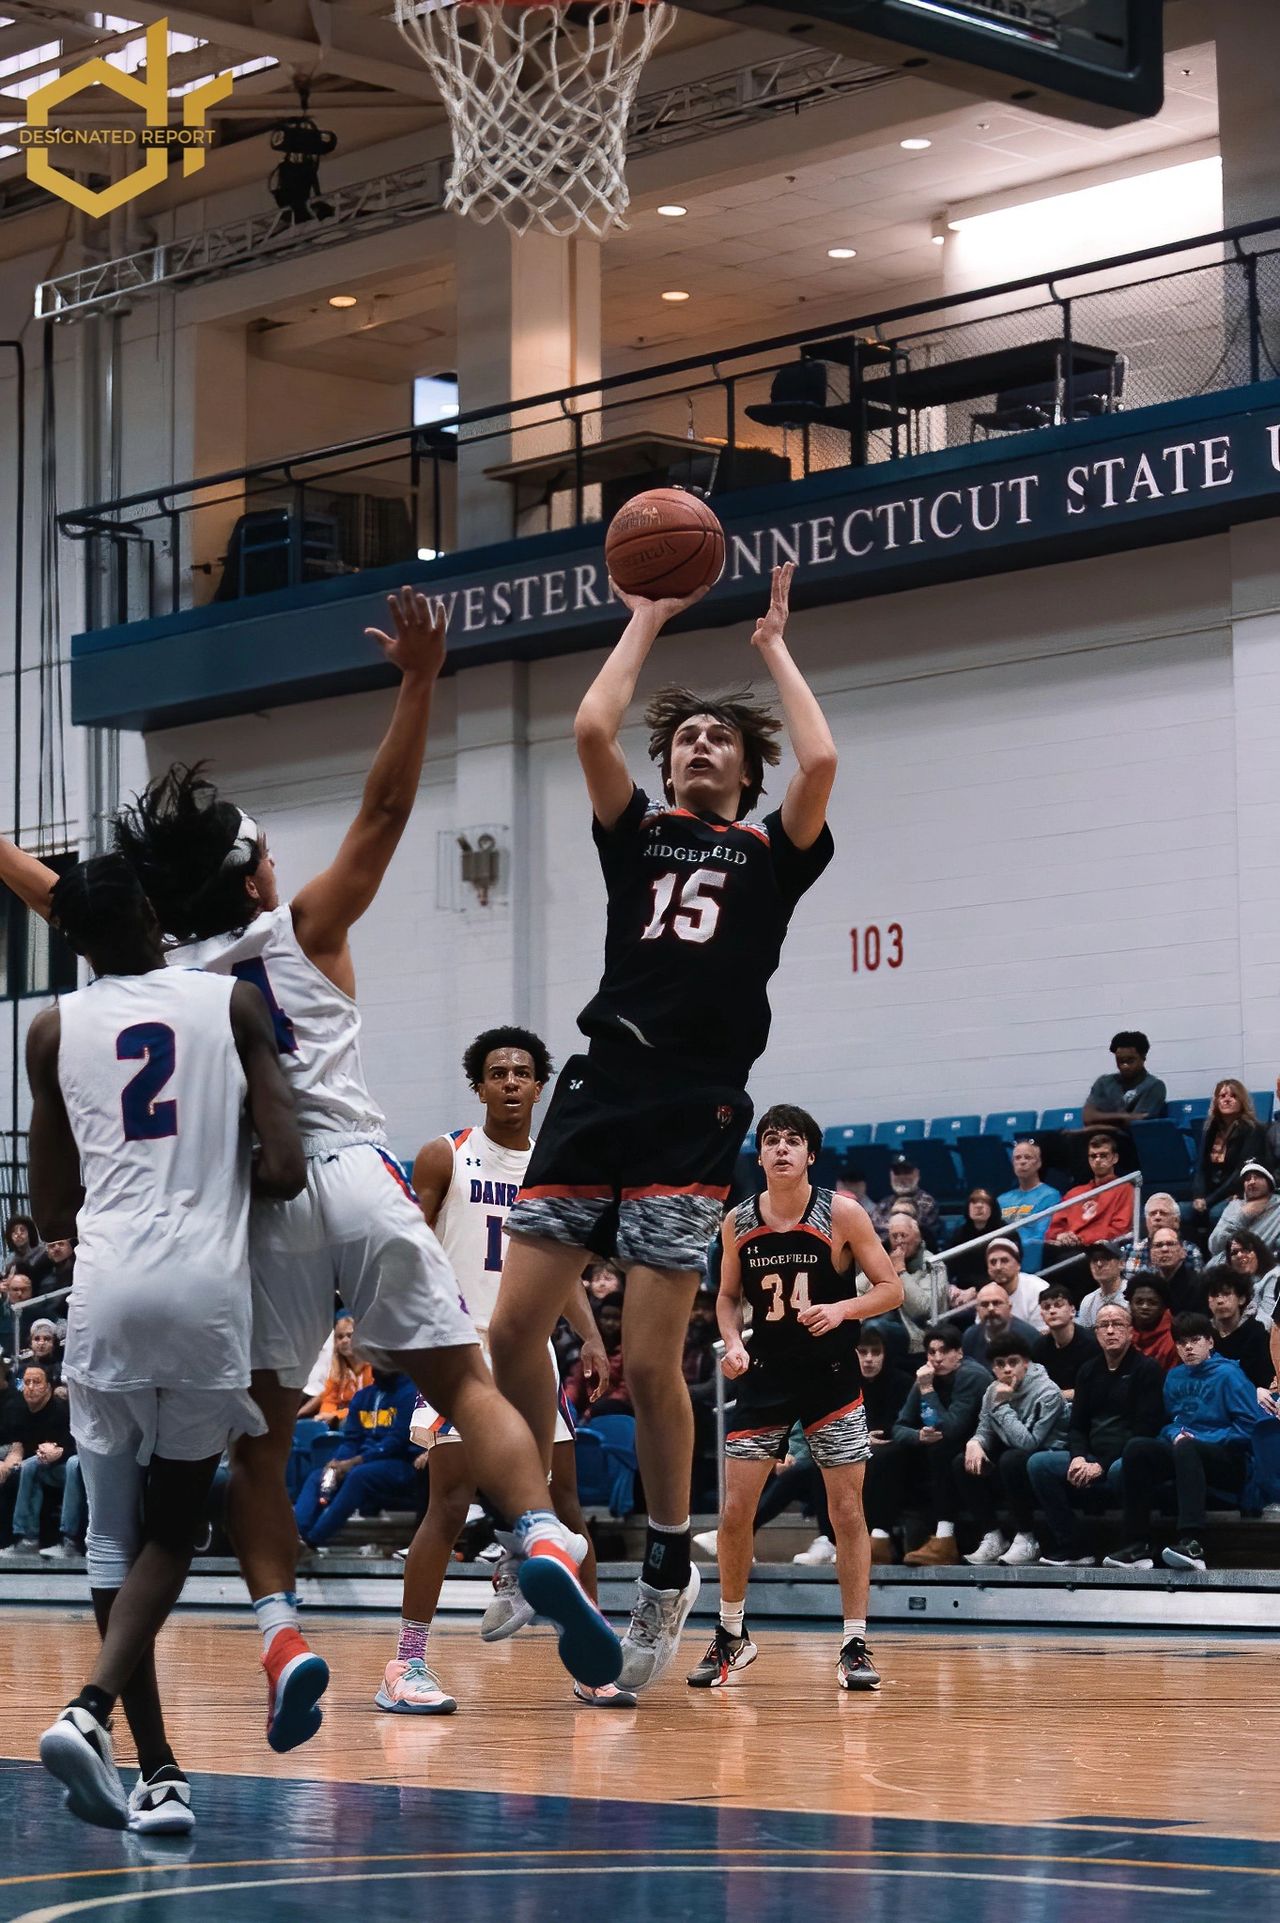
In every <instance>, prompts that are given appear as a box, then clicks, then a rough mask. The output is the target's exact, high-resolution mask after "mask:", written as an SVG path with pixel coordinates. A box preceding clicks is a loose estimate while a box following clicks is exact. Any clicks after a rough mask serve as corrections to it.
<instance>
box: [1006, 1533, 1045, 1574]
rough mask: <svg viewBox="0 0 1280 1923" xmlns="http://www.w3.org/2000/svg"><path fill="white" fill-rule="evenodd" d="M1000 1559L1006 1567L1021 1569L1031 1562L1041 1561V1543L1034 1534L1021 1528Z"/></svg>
mask: <svg viewBox="0 0 1280 1923" xmlns="http://www.w3.org/2000/svg"><path fill="white" fill-rule="evenodd" d="M1000 1560H1001V1562H1002V1563H1003V1564H1004V1566H1005V1568H1006V1569H1021V1568H1023V1567H1024V1566H1025V1564H1027V1563H1029V1562H1039V1560H1040V1545H1039V1543H1038V1542H1037V1541H1036V1539H1035V1537H1034V1536H1029V1535H1028V1534H1027V1533H1026V1531H1025V1530H1024V1529H1020V1530H1019V1531H1018V1533H1017V1535H1016V1536H1015V1537H1014V1539H1013V1541H1012V1542H1011V1543H1010V1544H1009V1547H1008V1548H1007V1549H1006V1550H1005V1552H1004V1554H1003V1556H1001V1558H1000Z"/></svg>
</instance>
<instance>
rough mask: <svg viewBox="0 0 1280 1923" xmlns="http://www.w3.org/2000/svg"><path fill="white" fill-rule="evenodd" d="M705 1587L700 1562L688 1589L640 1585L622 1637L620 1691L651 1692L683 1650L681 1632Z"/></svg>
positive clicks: (691, 1569) (643, 1583)
mask: <svg viewBox="0 0 1280 1923" xmlns="http://www.w3.org/2000/svg"><path fill="white" fill-rule="evenodd" d="M701 1588H702V1578H701V1576H700V1575H699V1574H698V1565H697V1564H696V1563H694V1564H693V1566H692V1567H691V1568H690V1570H689V1581H688V1585H687V1587H686V1588H684V1589H652V1588H650V1586H649V1584H648V1583H647V1582H638V1583H637V1584H636V1599H635V1603H634V1605H633V1607H632V1610H631V1625H630V1627H629V1629H628V1630H627V1633H626V1635H625V1636H624V1637H623V1638H622V1668H621V1670H620V1671H619V1673H618V1676H617V1679H616V1680H617V1684H618V1688H619V1689H647V1688H648V1686H649V1684H650V1683H656V1682H657V1680H658V1678H659V1676H661V1674H662V1672H663V1670H664V1669H666V1668H667V1666H668V1664H669V1663H670V1662H671V1659H672V1657H673V1656H674V1655H675V1653H676V1650H677V1649H678V1648H679V1647H680V1632H681V1630H682V1629H683V1628H684V1625H685V1619H686V1617H687V1616H688V1614H689V1611H690V1610H691V1609H692V1608H693V1605H694V1604H695V1603H696V1602H697V1600H698V1592H699V1591H700V1590H701Z"/></svg>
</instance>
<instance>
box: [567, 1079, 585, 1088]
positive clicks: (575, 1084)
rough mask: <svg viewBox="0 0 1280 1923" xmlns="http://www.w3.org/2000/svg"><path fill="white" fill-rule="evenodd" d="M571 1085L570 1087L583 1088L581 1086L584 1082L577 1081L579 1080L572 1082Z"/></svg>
mask: <svg viewBox="0 0 1280 1923" xmlns="http://www.w3.org/2000/svg"><path fill="white" fill-rule="evenodd" d="M569 1086H570V1088H581V1087H582V1083H581V1082H580V1081H577V1082H570V1084H569Z"/></svg>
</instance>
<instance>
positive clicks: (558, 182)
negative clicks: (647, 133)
mask: <svg viewBox="0 0 1280 1923" xmlns="http://www.w3.org/2000/svg"><path fill="white" fill-rule="evenodd" d="M675 18H676V11H675V8H674V7H670V6H667V5H665V4H663V0H656V3H655V4H653V5H648V6H632V4H631V0H600V3H599V4H594V5H576V6H573V7H572V8H570V7H569V6H568V5H566V4H560V5H556V4H551V3H550V0H547V3H545V4H543V3H539V4H532V5H513V6H504V5H501V4H498V3H497V0H457V4H454V3H453V0H443V3H442V0H426V4H425V6H424V5H423V0H396V24H397V25H398V27H399V28H400V31H401V33H402V34H403V35H404V37H405V39H406V40H407V41H408V42H409V44H410V46H411V47H413V48H414V49H415V50H416V52H417V53H419V54H420V55H421V57H422V59H423V60H424V61H425V62H426V65H427V68H428V69H429V71H430V73H431V76H432V78H433V79H434V81H435V83H436V86H437V87H438V88H439V90H440V96H441V99H442V100H443V101H444V104H445V107H446V109H447V110H448V114H449V126H450V129H451V132H452V135H453V167H452V170H451V171H450V174H449V179H448V183H447V187H446V192H445V205H446V207H449V208H450V209H452V211H453V212H454V213H458V214H469V215H470V217H471V218H472V219H473V220H478V221H490V220H494V219H498V218H500V219H502V220H504V221H505V222H506V224H507V226H508V227H510V228H512V229H514V231H515V232H516V233H518V234H523V233H526V232H527V231H528V229H529V228H530V227H532V226H534V225H535V224H536V225H538V226H540V227H544V228H545V229H546V230H547V232H548V233H551V234H559V235H562V236H563V235H567V234H573V233H576V232H577V231H578V230H579V228H583V227H585V228H587V229H588V230H589V231H590V232H591V233H593V234H596V235H599V236H603V235H604V234H606V233H608V231H609V230H610V228H612V227H625V226H626V222H625V220H624V219H623V215H624V214H625V212H626V210H627V206H628V204H629V202H630V198H631V196H630V194H629V193H628V191H627V179H626V158H627V123H628V121H629V120H630V118H631V107H632V103H633V101H634V100H635V94H636V88H637V86H638V85H639V81H640V74H641V71H642V69H643V67H644V63H645V61H646V60H647V59H648V58H649V55H650V53H651V52H652V50H653V48H654V47H655V46H656V45H657V43H658V41H659V40H661V39H662V37H663V35H664V34H665V33H667V32H669V31H670V29H671V27H672V26H673V25H674V24H675ZM628 28H630V31H628Z"/></svg>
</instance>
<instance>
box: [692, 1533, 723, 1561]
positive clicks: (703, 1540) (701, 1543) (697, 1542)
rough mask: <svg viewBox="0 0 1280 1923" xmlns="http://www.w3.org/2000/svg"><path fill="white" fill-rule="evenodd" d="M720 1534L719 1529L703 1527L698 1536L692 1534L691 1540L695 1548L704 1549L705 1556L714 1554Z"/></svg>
mask: <svg viewBox="0 0 1280 1923" xmlns="http://www.w3.org/2000/svg"><path fill="white" fill-rule="evenodd" d="M719 1535H720V1532H719V1530H718V1529H703V1530H700V1531H699V1533H698V1534H697V1535H696V1536H691V1537H690V1538H689V1540H690V1541H691V1542H692V1544H693V1546H694V1548H695V1549H700V1550H701V1551H702V1553H703V1555H704V1556H714V1555H715V1553H716V1543H717V1542H718V1540H719Z"/></svg>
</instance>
